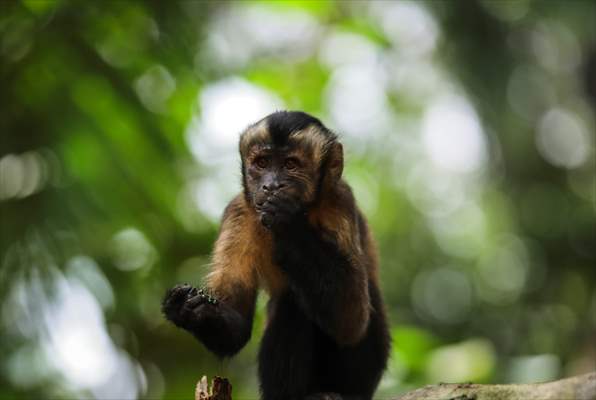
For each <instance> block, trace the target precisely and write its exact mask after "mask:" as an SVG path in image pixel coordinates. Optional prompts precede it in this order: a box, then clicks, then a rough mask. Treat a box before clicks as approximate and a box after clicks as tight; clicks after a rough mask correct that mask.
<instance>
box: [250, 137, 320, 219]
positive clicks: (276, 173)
mask: <svg viewBox="0 0 596 400" xmlns="http://www.w3.org/2000/svg"><path fill="white" fill-rule="evenodd" d="M305 150H306V149H304V148H301V147H300V146H297V145H294V146H293V145H291V144H288V145H286V146H283V147H277V146H273V145H270V144H256V145H254V146H253V147H252V148H251V149H250V151H249V152H248V155H247V156H246V159H245V160H244V168H245V170H244V177H245V185H246V188H245V189H246V192H247V195H248V198H249V200H250V201H251V202H252V206H253V207H254V209H255V211H256V212H257V215H258V216H259V218H260V220H261V223H262V224H263V225H264V226H265V227H266V228H273V227H274V226H276V225H277V226H278V225H281V224H284V223H287V222H290V221H291V220H292V218H293V217H295V216H297V215H299V214H300V213H304V212H305V211H306V210H307V208H308V206H309V204H311V203H312V202H313V200H314V195H315V190H316V182H317V180H318V171H317V170H318V167H317V165H315V163H314V162H313V161H314V160H312V157H311V156H310V155H309V154H308V152H307V151H305Z"/></svg>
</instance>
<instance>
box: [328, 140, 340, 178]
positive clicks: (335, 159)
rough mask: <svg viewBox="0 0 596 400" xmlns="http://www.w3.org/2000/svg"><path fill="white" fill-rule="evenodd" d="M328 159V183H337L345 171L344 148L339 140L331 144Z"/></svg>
mask: <svg viewBox="0 0 596 400" xmlns="http://www.w3.org/2000/svg"><path fill="white" fill-rule="evenodd" d="M327 157H329V158H328V159H327V160H328V161H327V179H326V180H327V184H328V185H331V186H332V185H335V184H336V183H337V182H338V181H339V179H340V178H341V174H342V173H343V171H344V148H343V146H342V145H341V143H339V142H335V143H333V144H332V145H331V148H330V149H329V153H328V154H327Z"/></svg>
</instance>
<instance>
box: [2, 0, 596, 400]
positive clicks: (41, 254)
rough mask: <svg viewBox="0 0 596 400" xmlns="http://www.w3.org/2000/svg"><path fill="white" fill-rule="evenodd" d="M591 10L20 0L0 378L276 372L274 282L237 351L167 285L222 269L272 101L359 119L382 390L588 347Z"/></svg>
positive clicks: (7, 77) (361, 190)
mask: <svg viewBox="0 0 596 400" xmlns="http://www.w3.org/2000/svg"><path fill="white" fill-rule="evenodd" d="M595 27H596V9H595V5H594V3H593V2H588V1H585V2H580V1H577V2H566V1H549V2H531V1H515V2H513V1H508V2H504V1H478V2H465V4H464V3H462V2H406V1H395V2H388V1H387V2H385V1H371V2H344V1H242V2H240V1H238V2H208V1H194V2H188V1H185V2H174V3H172V2H169V3H168V2H131V1H127V2H116V1H114V2H101V3H100V2H85V3H84V5H83V3H81V2H65V1H32V0H22V1H20V2H18V1H13V2H2V3H1V4H0V66H1V69H0V85H1V87H2V90H1V91H0V127H1V132H0V265H1V269H0V293H2V294H1V295H0V298H1V299H2V308H1V310H0V326H1V327H2V329H1V332H0V352H2V354H3V358H2V360H1V361H0V371H1V372H0V398H91V397H92V398H152V399H158V398H164V399H177V398H180V399H182V398H189V397H191V394H192V391H193V388H194V385H195V383H196V381H197V380H198V378H199V377H200V376H201V375H203V374H207V375H214V374H217V375H224V376H226V377H228V378H230V380H231V382H232V383H233V385H234V393H235V398H247V399H248V398H255V397H256V396H257V393H258V387H257V381H256V353H257V350H258V341H259V338H260V336H261V335H262V332H263V329H264V326H265V324H266V302H267V296H266V294H262V295H261V296H260V297H259V300H258V306H257V315H256V319H255V326H254V329H253V339H252V340H251V342H250V343H249V344H248V346H247V347H246V348H245V349H244V350H242V351H241V353H240V354H239V355H238V356H237V357H235V358H234V359H232V360H224V361H219V360H217V359H216V358H215V357H213V356H212V355H210V354H208V353H207V352H206V351H205V349H204V348H203V347H202V346H201V345H199V344H198V343H196V341H195V340H194V339H193V338H192V337H190V336H189V335H186V334H184V333H182V332H181V331H178V330H176V329H174V328H173V327H172V326H170V325H169V324H167V323H166V322H165V321H164V319H163V317H162V316H161V314H160V310H159V302H160V299H161V297H162V295H163V294H164V292H165V290H166V288H168V287H170V286H172V285H173V284H174V283H177V282H181V281H190V282H192V283H195V284H198V283H200V281H201V279H202V278H203V277H204V276H205V274H206V273H207V271H208V264H209V253H210V250H211V246H212V244H213V241H214V240H215V237H216V234H217V229H218V217H219V215H220V214H221V212H222V210H223V208H224V206H225V204H226V202H227V201H228V200H229V199H230V198H231V197H232V196H233V195H234V193H237V192H238V191H239V190H240V179H239V175H240V174H239V171H238V165H239V160H238V158H237V155H236V141H237V136H238V133H239V132H240V131H241V129H243V127H244V126H246V124H248V123H249V122H254V121H255V120H256V119H258V118H261V117H263V116H264V115H265V114H266V113H268V112H270V111H273V110H274V109H276V108H289V109H302V110H305V111H307V112H310V113H313V114H315V115H317V116H319V117H320V118H321V119H322V120H323V121H325V123H327V124H328V125H329V126H330V127H331V128H332V129H334V130H336V131H337V132H338V133H339V134H340V137H341V138H342V141H343V143H344V148H345V152H346V163H347V164H346V168H345V172H344V176H345V178H346V180H347V181H348V182H349V183H350V184H351V185H352V187H353V189H354V192H355V194H356V197H357V199H358V201H359V204H360V206H361V208H362V209H363V211H364V212H365V214H366V215H367V218H368V220H369V221H370V224H371V227H372V230H373V233H374V234H375V237H376V239H377V242H378V245H379V253H380V260H381V271H380V283H381V286H382V289H383V294H384V298H385V299H386V302H387V310H388V313H389V315H390V317H391V321H392V327H391V335H392V340H393V347H392V355H391V360H390V363H389V368H388V371H387V373H386V374H385V376H384V378H383V382H382V384H381V386H380V389H379V392H378V396H379V398H385V397H389V396H390V395H395V394H398V393H399V392H403V391H405V390H407V389H410V388H412V387H416V386H420V385H424V384H427V383H435V382H436V381H441V380H460V381H465V380H473V381H478V382H491V381H492V382H494V381H499V382H507V381H530V380H545V379H550V378H555V377H559V376H564V375H571V374H576V373H580V372H584V371H587V370H592V369H593V366H594V362H595V360H596V356H595V354H596V347H594V343H593V337H594V334H595V333H596V318H595V317H594V316H595V315H596V288H595V282H596V275H595V274H596V269H595V268H594V266H595V265H596V251H595V247H594V243H596V237H595V236H594V232H595V230H594V221H595V220H596V219H595V214H594V205H595V201H596V199H595V197H594V196H595V193H596V191H595V186H594V185H595V181H596V177H595V174H596V166H595V155H594V141H595V138H594V135H593V132H594V131H595V127H594V104H596V100H595V99H594V98H591V97H590V95H589V93H594V89H593V88H590V87H589V84H590V83H589V82H593V79H592V80H591V81H590V79H589V77H590V76H591V75H593V74H594V73H595V72H594V70H593V68H594V67H593V66H592V67H589V65H591V64H589V62H588V60H590V59H592V60H594V59H596V55H595V53H594V49H593V45H594V43H593V40H594V39H593V38H594V35H595V33H596V32H595V31H594V29H595ZM592 63H594V61H592ZM590 68H592V69H590Z"/></svg>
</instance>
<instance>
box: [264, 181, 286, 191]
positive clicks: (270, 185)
mask: <svg viewBox="0 0 596 400" xmlns="http://www.w3.org/2000/svg"><path fill="white" fill-rule="evenodd" d="M284 186H286V185H285V184H284V183H267V184H265V185H263V190H264V191H265V192H269V193H271V192H276V191H278V190H279V189H281V188H283V187H284Z"/></svg>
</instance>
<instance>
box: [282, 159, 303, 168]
mask: <svg viewBox="0 0 596 400" xmlns="http://www.w3.org/2000/svg"><path fill="white" fill-rule="evenodd" d="M299 166H300V165H299V162H298V160H297V159H295V158H286V161H285V162H284V167H285V169H287V170H288V171H293V170H295V169H296V168H298V167H299Z"/></svg>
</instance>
